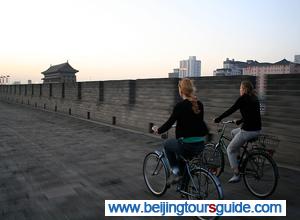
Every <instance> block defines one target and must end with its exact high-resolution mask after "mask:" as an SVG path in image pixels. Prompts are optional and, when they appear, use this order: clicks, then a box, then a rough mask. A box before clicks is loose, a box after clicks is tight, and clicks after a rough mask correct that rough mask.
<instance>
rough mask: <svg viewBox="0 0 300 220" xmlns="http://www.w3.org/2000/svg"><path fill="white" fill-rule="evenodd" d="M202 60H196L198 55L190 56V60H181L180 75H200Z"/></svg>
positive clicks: (181, 76) (182, 76)
mask: <svg viewBox="0 0 300 220" xmlns="http://www.w3.org/2000/svg"><path fill="white" fill-rule="evenodd" d="M200 76H201V61H200V60H196V56H190V57H189V59H188V60H181V61H180V67H179V77H180V78H184V77H200Z"/></svg>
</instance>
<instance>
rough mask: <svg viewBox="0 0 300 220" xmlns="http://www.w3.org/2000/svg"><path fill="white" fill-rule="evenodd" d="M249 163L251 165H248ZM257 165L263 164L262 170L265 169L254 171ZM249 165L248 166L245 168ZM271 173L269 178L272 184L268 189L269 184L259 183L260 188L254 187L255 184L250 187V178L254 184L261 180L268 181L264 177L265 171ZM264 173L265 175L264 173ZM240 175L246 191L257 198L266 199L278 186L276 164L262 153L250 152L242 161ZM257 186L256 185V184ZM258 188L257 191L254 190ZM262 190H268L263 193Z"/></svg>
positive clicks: (267, 155) (266, 176)
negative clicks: (241, 174)
mask: <svg viewBox="0 0 300 220" xmlns="http://www.w3.org/2000/svg"><path fill="white" fill-rule="evenodd" d="M250 163H251V164H250ZM259 163H263V164H262V165H263V169H264V168H265V167H266V168H267V169H266V170H265V171H264V170H256V171H255V167H254V166H255V165H254V164H256V167H257V166H258V169H259ZM247 165H249V166H247ZM268 170H270V171H271V176H272V177H273V179H272V182H271V184H270V187H268V185H269V184H267V182H263V183H261V186H258V187H255V185H256V184H254V185H252V181H251V178H254V179H255V181H254V183H255V182H257V183H258V182H259V181H260V180H261V179H262V178H264V179H266V180H268V176H269V175H266V171H268ZM264 172H265V173H264ZM242 173H243V174H244V175H243V179H244V183H245V185H246V187H247V189H248V190H249V191H250V193H251V194H252V195H254V196H256V197H258V198H266V197H269V196H271V195H272V194H273V193H274V191H275V190H276V187H277V184H278V178H279V172H278V167H277V165H276V162H275V161H274V159H273V158H272V157H271V156H270V155H269V154H267V153H266V152H264V151H254V152H251V153H250V154H249V155H248V156H247V157H246V158H245V160H244V162H243V165H242ZM257 185H258V184H257ZM256 188H258V189H256ZM264 188H268V190H266V191H265V192H264V191H263V190H262V189H264Z"/></svg>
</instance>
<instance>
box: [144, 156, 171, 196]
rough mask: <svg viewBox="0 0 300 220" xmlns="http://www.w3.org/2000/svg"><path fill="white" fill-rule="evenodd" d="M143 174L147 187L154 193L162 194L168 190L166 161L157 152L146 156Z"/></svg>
mask: <svg viewBox="0 0 300 220" xmlns="http://www.w3.org/2000/svg"><path fill="white" fill-rule="evenodd" d="M156 171H157V173H155V172H156ZM143 176H144V180H145V183H146V186H147V188H148V189H149V191H150V192H151V193H152V194H153V195H155V196H162V195H163V194H164V193H165V192H166V190H167V179H168V170H167V166H166V164H165V162H164V161H163V160H162V158H161V157H160V156H159V155H158V154H157V153H156V152H150V153H148V154H147V155H146V156H145V159H144V163H143ZM150 177H152V178H150ZM155 177H156V178H155ZM155 185H158V186H155Z"/></svg>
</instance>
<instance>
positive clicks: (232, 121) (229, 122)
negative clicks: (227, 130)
mask: <svg viewBox="0 0 300 220" xmlns="http://www.w3.org/2000/svg"><path fill="white" fill-rule="evenodd" d="M221 123H222V124H235V121H234V120H230V121H222V122H221Z"/></svg>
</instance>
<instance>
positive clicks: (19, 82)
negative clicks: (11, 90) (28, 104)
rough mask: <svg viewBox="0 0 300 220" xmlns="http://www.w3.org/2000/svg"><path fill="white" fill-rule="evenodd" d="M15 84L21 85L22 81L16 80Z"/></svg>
mask: <svg viewBox="0 0 300 220" xmlns="http://www.w3.org/2000/svg"><path fill="white" fill-rule="evenodd" d="M13 84H14V85H19V84H21V81H14V82H13Z"/></svg>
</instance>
